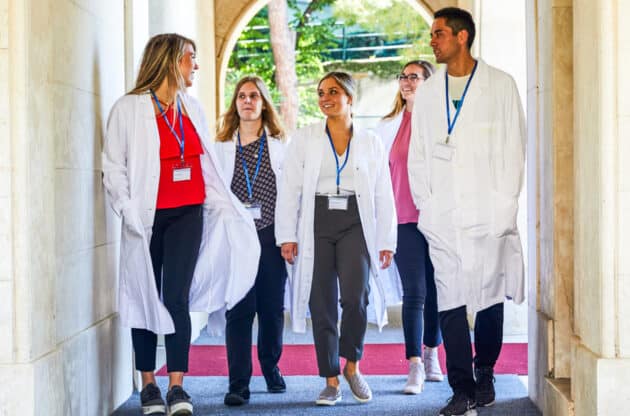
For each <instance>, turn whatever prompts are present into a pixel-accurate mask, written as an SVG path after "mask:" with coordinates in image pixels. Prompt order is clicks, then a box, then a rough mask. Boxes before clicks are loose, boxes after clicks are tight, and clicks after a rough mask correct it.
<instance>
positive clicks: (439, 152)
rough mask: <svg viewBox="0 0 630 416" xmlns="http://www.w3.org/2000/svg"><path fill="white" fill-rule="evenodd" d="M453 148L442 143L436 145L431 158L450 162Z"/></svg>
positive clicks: (453, 151)
mask: <svg viewBox="0 0 630 416" xmlns="http://www.w3.org/2000/svg"><path fill="white" fill-rule="evenodd" d="M454 153H455V147H453V146H449V145H447V144H444V143H436V144H435V146H434V147H433V157H435V158H437V159H442V160H446V161H447V162H450V161H451V160H452V159H453V154H454Z"/></svg>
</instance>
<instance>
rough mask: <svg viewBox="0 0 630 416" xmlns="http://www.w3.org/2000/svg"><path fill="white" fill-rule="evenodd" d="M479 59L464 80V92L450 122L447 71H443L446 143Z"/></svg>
mask: <svg viewBox="0 0 630 416" xmlns="http://www.w3.org/2000/svg"><path fill="white" fill-rule="evenodd" d="M478 63H479V61H475V66H474V67H473V70H472V72H471V73H470V77H468V81H466V87H464V92H463V93H462V98H461V99H460V100H459V105H458V106H457V111H455V117H454V118H453V122H452V123H451V106H450V103H449V102H448V71H444V83H445V84H446V125H447V132H448V134H447V136H446V143H447V144H448V141H449V139H450V138H451V133H452V132H453V129H454V128H455V123H456V122H457V118H458V117H459V112H460V111H461V109H462V107H463V106H464V98H466V93H467V92H468V87H469V86H470V81H472V79H473V77H474V76H475V71H476V70H477V64H478Z"/></svg>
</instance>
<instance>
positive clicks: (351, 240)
mask: <svg viewBox="0 0 630 416" xmlns="http://www.w3.org/2000/svg"><path fill="white" fill-rule="evenodd" d="M315 198H316V199H315V222H314V231H315V233H314V234H315V251H314V256H315V263H314V268H313V284H312V287H311V297H310V301H309V308H310V310H311V319H312V322H313V339H314V341H315V351H316V353H317V366H318V368H319V375H320V376H321V377H335V376H337V375H339V373H340V368H339V356H341V357H344V358H346V359H347V360H349V361H358V360H360V359H361V356H362V355H363V340H364V338H365V331H366V328H367V305H368V295H369V292H370V287H369V272H370V256H369V253H368V249H367V245H366V243H365V237H364V236H363V229H362V228H361V219H360V217H359V210H358V207H357V201H356V197H354V196H352V197H350V198H349V200H348V210H346V211H342V210H329V209H328V198H327V197H325V196H316V197H315ZM338 299H340V302H341V308H342V314H341V330H340V331H338V330H337V322H338V319H339V317H338V307H337V300H338ZM339 332H340V333H341V334H340V333H339Z"/></svg>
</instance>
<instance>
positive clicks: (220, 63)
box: [215, 0, 457, 117]
mask: <svg viewBox="0 0 630 416" xmlns="http://www.w3.org/2000/svg"><path fill="white" fill-rule="evenodd" d="M269 1H270V0H255V1H233V2H230V1H228V0H217V1H216V2H215V10H221V15H222V16H223V18H222V19H221V21H217V22H216V27H215V50H216V52H217V57H216V89H215V91H216V103H217V106H216V111H217V114H216V115H217V117H218V116H219V114H220V113H221V109H222V108H223V107H224V102H223V101H224V98H223V96H224V94H223V93H224V91H225V78H226V73H227V69H228V63H229V60H230V54H231V52H232V50H233V49H234V46H235V45H236V42H237V40H238V38H239V36H240V34H241V32H242V31H243V29H244V28H245V26H247V23H248V22H249V21H250V20H251V19H252V18H253V17H254V16H255V15H256V13H258V12H259V11H260V9H262V8H263V7H265V6H266V5H267V3H269ZM405 1H406V2H407V3H409V4H410V5H411V6H412V7H413V8H414V9H415V10H417V11H418V13H420V15H421V16H422V17H423V18H424V19H425V20H426V21H427V22H431V21H432V17H431V16H432V12H433V11H434V10H438V9H440V8H442V7H447V6H455V5H457V1H440V0H435V1H422V0H405Z"/></svg>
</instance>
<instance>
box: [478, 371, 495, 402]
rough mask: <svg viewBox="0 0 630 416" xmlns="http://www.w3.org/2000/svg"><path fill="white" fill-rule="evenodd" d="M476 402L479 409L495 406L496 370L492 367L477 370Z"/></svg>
mask: <svg viewBox="0 0 630 416" xmlns="http://www.w3.org/2000/svg"><path fill="white" fill-rule="evenodd" d="M475 380H476V381H477V384H476V386H475V401H476V402H477V406H479V407H487V406H492V405H493V404H494V396H495V392H494V381H495V380H494V370H493V369H492V367H479V368H475Z"/></svg>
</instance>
